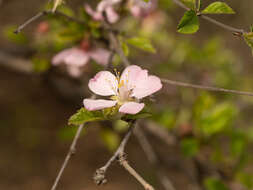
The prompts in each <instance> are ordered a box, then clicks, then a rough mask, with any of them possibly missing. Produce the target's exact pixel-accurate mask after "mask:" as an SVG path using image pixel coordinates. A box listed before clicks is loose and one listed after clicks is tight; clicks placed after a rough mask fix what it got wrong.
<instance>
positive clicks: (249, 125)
mask: <svg viewBox="0 0 253 190" xmlns="http://www.w3.org/2000/svg"><path fill="white" fill-rule="evenodd" d="M85 2H88V1H85ZM211 2H212V1H210V0H206V1H205V2H204V5H208V4H209V3H211ZM226 2H227V3H228V4H229V5H230V6H231V7H232V8H233V9H234V10H235V11H236V13H237V14H235V15H225V16H224V15H222V16H221V15H216V16H213V18H216V19H217V20H219V21H222V22H223V23H227V24H229V25H232V26H235V27H237V28H243V29H245V30H248V29H249V26H250V25H251V24H252V18H253V11H252V8H253V1H251V0H244V1H226ZM90 3H91V4H92V5H94V6H95V5H96V2H93V1H90ZM45 4H46V2H45V0H36V1H34V0H23V1H20V0H2V1H1V0H0V141H1V143H0V189H8V190H16V189H19V190H27V189H36V190H44V189H49V188H50V187H51V185H52V184H53V181H54V179H55V177H56V174H57V172H58V170H59V168H60V166H61V164H62V162H63V160H64V158H65V155H66V153H67V151H68V149H69V146H70V143H71V141H72V139H73V135H74V133H75V131H76V129H77V128H76V127H70V126H68V125H67V121H68V118H69V117H70V116H71V115H73V114H74V113H75V112H76V111H77V110H78V109H79V108H80V107H81V106H82V100H83V98H85V97H88V96H90V95H91V93H90V92H89V90H88V89H87V86H86V85H87V80H88V79H89V78H90V77H91V76H93V75H94V73H96V72H97V71H98V70H100V69H101V67H99V66H98V65H96V64H95V63H92V64H91V65H90V66H89V67H88V68H87V69H86V70H85V73H84V74H83V76H82V78H81V79H80V78H79V79H76V78H73V77H71V76H69V75H68V74H67V73H66V72H64V71H62V70H64V68H58V67H52V66H51V63H50V61H51V58H52V56H53V55H54V54H56V53H57V52H59V51H61V50H62V49H65V48H67V47H71V46H74V45H75V44H77V41H80V39H75V37H76V33H78V34H80V33H81V32H80V30H82V32H83V31H86V29H85V27H84V29H80V30H79V29H76V28H78V27H75V26H71V27H70V26H69V27H70V28H72V29H73V28H74V29H73V30H72V31H68V30H67V29H68V27H67V26H68V25H67V26H64V22H63V21H61V20H60V21H58V20H59V19H55V18H51V17H44V18H41V19H39V20H38V21H36V22H34V23H32V24H30V25H29V26H27V27H26V28H25V29H24V31H23V32H22V33H21V34H19V35H14V34H13V31H14V30H15V27H16V26H18V25H20V24H22V23H23V22H24V21H25V20H27V19H28V18H30V17H31V16H34V15H35V14H37V13H38V12H39V11H40V10H42V8H43V7H45ZM83 4H84V1H81V0H68V1H67V0H66V4H65V5H64V7H63V8H62V11H65V12H66V13H69V14H70V15H74V14H75V13H76V15H75V16H78V17H82V15H83V14H84V13H83V12H84V10H81V9H83ZM158 5H159V7H158V8H157V9H156V10H155V11H154V12H153V13H152V14H150V15H148V16H147V17H145V18H143V19H136V18H134V17H132V16H130V15H127V16H125V17H124V19H122V20H121V21H120V23H118V24H116V26H115V28H120V29H122V30H123V31H124V32H125V34H122V38H124V37H128V36H137V35H138V36H144V37H147V38H149V39H150V40H151V41H152V44H153V46H154V47H155V49H156V53H150V52H145V51H142V50H139V49H136V48H134V47H131V46H129V47H128V48H129V50H128V51H129V55H128V56H129V59H130V60H131V62H132V63H133V64H137V65H141V66H143V67H145V68H149V69H150V72H151V73H152V74H156V75H158V76H161V77H163V78H168V79H172V80H179V81H184V82H191V83H196V84H205V85H213V86H217V87H223V88H229V89H236V90H244V91H251V92H253V85H252V82H253V77H252V74H251V73H252V71H253V67H252V60H253V59H252V54H251V50H250V49H249V47H248V46H247V45H246V43H245V42H244V41H243V39H241V38H240V37H237V36H234V35H232V34H231V33H230V32H228V31H225V30H223V29H222V28H219V27H217V26H215V25H213V24H211V23H208V22H206V21H205V20H201V19H200V30H199V31H198V32H197V33H196V34H194V35H183V34H179V33H177V31H176V28H177V24H178V22H179V20H180V18H181V17H182V15H183V13H184V11H183V10H182V9H181V8H179V7H177V5H175V4H173V2H172V1H171V0H160V1H159V3H158ZM71 11H73V12H71ZM79 12H80V13H79ZM82 18H85V19H87V15H84V16H83V17H82ZM44 21H46V22H48V24H49V26H50V30H51V31H50V33H47V34H44V33H40V32H38V27H39V25H40V24H41V22H44ZM90 26H92V27H93V26H94V28H92V29H93V30H92V34H91V35H93V38H97V39H100V38H101V37H100V36H101V35H102V34H98V32H97V30H98V29H97V28H96V24H93V25H92V24H90ZM66 28H67V29H66ZM79 28H80V27H79ZM66 30H67V31H66ZM62 31H65V33H64V32H63V33H64V35H63V33H61V32H62ZM97 36H98V37H97ZM86 37H87V36H86ZM86 37H85V39H87V38H86ZM81 38H83V36H82V35H81ZM13 65H14V67H13ZM114 65H115V66H118V65H119V60H118V59H117V57H115V60H114ZM31 71H32V72H31ZM252 104H253V99H252V97H246V96H236V95H231V94H223V93H213V92H212V93H209V92H204V91H201V90H194V89H185V88H180V87H173V86H170V85H165V86H164V87H163V90H162V91H161V92H159V93H158V94H156V95H155V96H154V102H153V103H152V104H150V105H149V106H148V108H147V109H149V110H152V113H153V116H152V117H151V118H149V119H147V120H146V123H147V125H152V127H153V126H155V127H157V128H161V129H162V131H163V132H164V133H167V134H168V135H172V136H173V137H176V139H177V143H175V144H171V145H169V146H168V145H167V144H165V143H163V142H162V141H161V140H160V139H159V138H157V137H156V136H154V134H152V132H150V131H151V130H150V129H145V125H144V124H143V126H142V127H143V128H144V131H145V133H146V134H147V136H148V139H149V141H150V143H151V144H152V145H153V146H154V150H155V152H156V153H157V155H158V158H159V166H158V167H159V168H163V169H164V170H165V174H166V175H167V177H168V178H169V179H170V180H171V181H172V183H173V185H174V187H175V188H176V189H178V190H181V189H182V190H183V189H194V188H193V185H194V184H195V183H197V184H199V186H201V188H203V189H207V190H215V189H217V190H224V189H225V190H226V189H231V190H240V189H242V190H244V189H246V190H247V189H253V168H252V159H251V158H252V156H253V152H252V143H253V119H252V116H251V114H252V113H253V109H252ZM123 125H124V124H122V123H117V122H115V123H91V124H88V126H87V127H86V129H85V131H84V133H83V134H82V137H81V138H80V140H79V142H78V145H77V152H76V154H75V156H74V157H73V158H72V159H71V161H70V163H69V165H68V166H67V168H66V170H65V172H64V175H63V177H62V179H61V181H60V184H59V188H58V189H66V190H68V189H76V190H84V189H85V190H86V189H90V190H92V189H105V190H107V189H108V190H109V189H110V190H113V189H136V190H138V189H140V190H141V189H142V186H141V185H139V184H138V183H137V182H136V180H135V179H134V178H132V177H131V176H130V175H129V174H128V173H127V172H126V171H125V170H124V169H123V168H121V166H119V165H118V164H117V163H115V164H113V165H112V167H111V168H110V169H109V170H108V173H107V179H108V184H106V185H105V186H101V187H98V186H96V185H95V184H94V183H93V180H92V176H93V174H94V172H95V170H96V169H98V168H99V167H101V166H103V165H104V164H105V163H106V161H107V160H108V159H109V158H110V156H111V155H112V153H113V151H114V150H115V148H116V147H117V146H118V144H119V142H120V139H121V137H122V135H123V134H124V132H125V129H124V126H123ZM126 152H127V155H128V156H127V157H128V160H129V162H130V164H132V166H133V167H134V168H135V169H136V170H137V171H138V172H139V173H140V174H141V175H142V176H143V177H144V178H145V179H146V180H147V181H149V182H150V183H151V184H153V185H154V187H157V188H156V189H163V187H162V186H161V185H160V183H159V179H158V178H157V176H156V175H155V170H156V169H154V168H153V167H152V166H151V165H150V164H149V162H148V161H147V158H146V156H145V154H144V152H143V150H142V148H141V147H140V146H139V144H138V141H137V140H136V138H135V137H134V136H133V137H131V139H130V142H129V144H128V146H127V149H126Z"/></svg>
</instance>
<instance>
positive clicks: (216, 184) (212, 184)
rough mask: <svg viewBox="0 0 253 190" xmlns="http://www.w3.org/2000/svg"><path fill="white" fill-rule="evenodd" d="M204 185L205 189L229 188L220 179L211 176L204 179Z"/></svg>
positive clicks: (222, 189) (218, 189)
mask: <svg viewBox="0 0 253 190" xmlns="http://www.w3.org/2000/svg"><path fill="white" fill-rule="evenodd" d="M204 185H205V188H206V189H207V190H229V189H228V188H227V187H226V185H225V184H224V183H223V182H222V181H221V180H219V179H217V178H213V177H210V178H207V179H205V181H204Z"/></svg>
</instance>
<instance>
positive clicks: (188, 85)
mask: <svg viewBox="0 0 253 190" xmlns="http://www.w3.org/2000/svg"><path fill="white" fill-rule="evenodd" d="M161 81H162V82H163V83H165V84H170V85H174V86H182V87H187V88H196V89H201V90H208V91H215V92H224V93H230V94H236V95H245V96H253V93H252V92H245V91H239V90H230V89H225V88H217V87H212V86H205V85H198V84H190V83H185V82H179V81H174V80H169V79H161Z"/></svg>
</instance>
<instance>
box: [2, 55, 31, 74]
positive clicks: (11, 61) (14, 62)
mask: <svg viewBox="0 0 253 190" xmlns="http://www.w3.org/2000/svg"><path fill="white" fill-rule="evenodd" d="M0 65H2V66H4V67H6V68H9V69H11V70H14V71H18V72H21V73H25V74H31V73H33V68H32V63H31V62H30V61H29V60H26V59H22V58H17V57H14V56H11V55H9V54H7V53H4V52H1V51H0Z"/></svg>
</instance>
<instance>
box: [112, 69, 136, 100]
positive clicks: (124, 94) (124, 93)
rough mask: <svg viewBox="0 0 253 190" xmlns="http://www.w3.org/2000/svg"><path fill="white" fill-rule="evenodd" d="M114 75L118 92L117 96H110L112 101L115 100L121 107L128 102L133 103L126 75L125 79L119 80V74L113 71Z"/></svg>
mask: <svg viewBox="0 0 253 190" xmlns="http://www.w3.org/2000/svg"><path fill="white" fill-rule="evenodd" d="M114 71H115V73H116V78H117V80H118V90H117V93H116V94H117V95H116V96H112V97H111V99H112V100H116V101H117V102H118V104H119V105H122V104H124V103H126V102H129V101H134V98H132V97H131V94H132V90H131V88H130V86H129V80H128V74H127V75H126V79H125V80H123V79H120V72H117V70H116V69H115V70H114Z"/></svg>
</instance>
